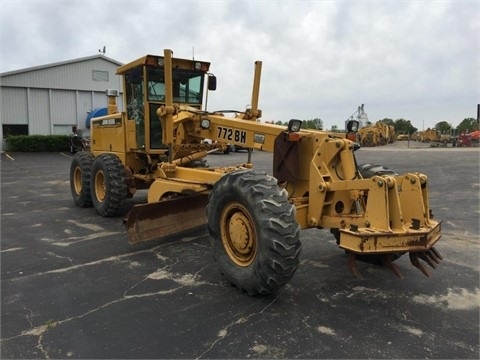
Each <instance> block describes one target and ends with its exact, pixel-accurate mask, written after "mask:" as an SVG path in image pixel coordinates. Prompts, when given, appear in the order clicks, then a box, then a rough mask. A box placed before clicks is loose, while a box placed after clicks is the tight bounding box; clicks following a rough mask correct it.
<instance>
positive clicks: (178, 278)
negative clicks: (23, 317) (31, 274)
mask: <svg viewBox="0 0 480 360" xmlns="http://www.w3.org/2000/svg"><path fill="white" fill-rule="evenodd" d="M177 263H179V261H177V262H175V263H173V264H170V265H166V266H164V267H163V268H161V269H158V270H157V271H155V272H153V273H150V274H148V275H146V276H145V277H144V278H143V279H142V280H141V281H139V282H137V283H135V284H134V285H132V286H130V287H129V288H128V289H127V290H125V291H124V293H123V296H122V297H121V298H119V299H115V300H112V301H109V302H107V303H105V304H102V305H100V306H98V307H96V308H94V309H91V310H89V311H87V312H85V313H83V314H80V315H76V316H71V317H69V318H66V319H63V320H58V321H49V322H47V323H46V324H43V325H40V326H36V327H33V328H31V329H28V330H24V331H22V332H21V333H20V334H19V335H16V336H13V337H10V338H5V339H2V341H8V340H14V339H18V338H20V337H23V336H38V341H37V346H36V348H37V349H39V351H40V352H41V353H42V354H43V356H44V358H46V359H50V355H49V353H48V351H47V349H46V348H45V347H44V346H43V339H44V336H45V334H46V333H47V332H48V331H49V330H52V329H54V328H56V327H58V326H61V325H63V324H65V323H68V322H71V321H74V320H78V319H82V318H84V317H86V316H89V315H91V314H93V313H95V312H98V311H100V310H103V309H105V308H107V307H109V306H111V305H114V304H117V303H120V302H124V301H128V300H131V299H139V298H145V297H151V296H156V295H168V294H173V293H175V292H176V291H178V290H180V289H182V288H184V287H192V286H193V287H196V286H200V285H204V284H208V283H206V282H203V281H197V280H196V279H197V277H198V274H199V273H200V272H201V271H203V270H204V267H202V268H201V269H199V270H198V271H197V272H195V273H194V274H178V273H172V272H170V271H168V270H166V269H169V268H171V267H173V266H175V265H176V264H177ZM72 268H74V267H72ZM166 278H168V279H170V280H172V281H174V282H176V283H177V284H179V286H177V287H175V288H172V289H168V290H160V291H155V292H148V293H141V294H132V295H129V294H128V292H129V291H131V290H133V289H135V288H136V287H137V286H138V285H139V284H141V283H143V282H145V281H146V280H161V279H166ZM31 313H32V312H31V311H30V310H29V314H30V315H31ZM27 320H28V322H29V323H30V325H31V326H32V322H31V318H30V316H29V315H27Z"/></svg>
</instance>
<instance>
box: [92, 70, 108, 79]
mask: <svg viewBox="0 0 480 360" xmlns="http://www.w3.org/2000/svg"><path fill="white" fill-rule="evenodd" d="M92 80H93V81H108V71H103V70H92Z"/></svg>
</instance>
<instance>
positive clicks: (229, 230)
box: [220, 203, 257, 267]
mask: <svg viewBox="0 0 480 360" xmlns="http://www.w3.org/2000/svg"><path fill="white" fill-rule="evenodd" d="M220 224H221V229H220V234H221V238H222V243H223V247H224V249H225V251H226V252H227V254H228V256H229V258H230V259H231V260H232V261H233V262H234V263H235V264H236V265H239V266H242V267H246V266H249V265H250V264H251V263H252V262H253V260H254V259H255V255H256V253H257V236H256V232H255V224H254V222H253V219H252V217H251V216H250V213H249V212H248V210H247V209H246V208H245V207H244V206H243V205H241V204H239V203H231V204H229V205H227V206H226V207H225V208H224V209H223V211H222V215H221V218H220Z"/></svg>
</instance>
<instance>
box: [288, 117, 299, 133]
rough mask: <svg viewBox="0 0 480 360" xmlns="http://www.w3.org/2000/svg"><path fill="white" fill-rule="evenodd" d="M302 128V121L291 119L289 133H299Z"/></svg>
mask: <svg viewBox="0 0 480 360" xmlns="http://www.w3.org/2000/svg"><path fill="white" fill-rule="evenodd" d="M301 128H302V120H296V119H291V120H290V121H289V122H288V132H298V131H300V129H301Z"/></svg>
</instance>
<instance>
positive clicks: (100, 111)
mask: <svg viewBox="0 0 480 360" xmlns="http://www.w3.org/2000/svg"><path fill="white" fill-rule="evenodd" d="M105 115H107V108H106V107H105V108H98V109H95V110H92V111H90V113H89V114H88V116H87V120H85V126H86V127H87V128H90V120H91V119H92V118H95V117H99V116H105Z"/></svg>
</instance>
